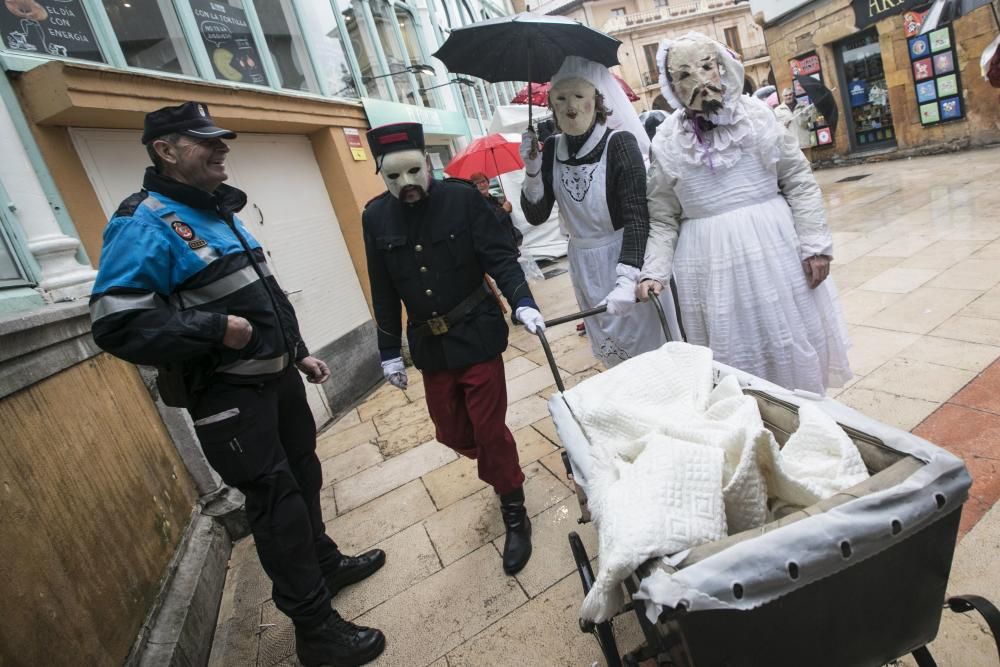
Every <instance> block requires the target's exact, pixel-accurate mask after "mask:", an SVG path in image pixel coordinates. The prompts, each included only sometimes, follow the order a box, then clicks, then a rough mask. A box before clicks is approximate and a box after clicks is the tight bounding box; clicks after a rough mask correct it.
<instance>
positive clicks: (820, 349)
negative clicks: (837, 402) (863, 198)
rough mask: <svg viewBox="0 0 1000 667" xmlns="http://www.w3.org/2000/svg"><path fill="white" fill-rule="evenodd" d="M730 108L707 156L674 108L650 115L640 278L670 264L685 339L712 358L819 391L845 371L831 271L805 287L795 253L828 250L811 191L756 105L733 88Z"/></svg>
mask: <svg viewBox="0 0 1000 667" xmlns="http://www.w3.org/2000/svg"><path fill="white" fill-rule="evenodd" d="M733 118H734V123H735V124H734V125H724V126H719V127H717V128H715V129H714V130H712V131H711V132H710V134H711V135H712V136H713V139H712V145H711V153H710V155H706V154H705V152H704V150H703V147H702V146H701V144H699V142H698V140H697V138H696V137H695V135H694V134H693V132H692V131H691V128H690V127H688V126H687V125H686V121H685V120H684V118H683V117H682V116H681V115H679V114H674V115H672V116H671V117H670V118H668V119H667V120H666V121H665V122H664V123H663V124H662V125H661V126H660V130H659V132H658V133H657V135H656V137H655V139H654V141H653V149H652V160H651V163H650V169H649V174H648V180H647V200H648V204H649V216H650V235H649V241H648V242H647V245H646V255H645V261H644V263H643V268H642V272H641V278H642V279H645V278H652V279H655V280H658V281H660V282H661V283H664V284H666V281H667V280H668V278H669V276H670V275H671V273H672V274H673V276H674V278H675V280H676V281H677V289H678V300H679V305H680V309H681V318H682V321H683V322H684V329H685V332H686V333H687V337H688V341H689V342H692V343H695V344H698V345H707V346H709V347H711V348H712V350H713V351H714V353H715V358H716V359H717V360H718V361H721V362H722V363H725V364H728V365H730V366H735V367H736V368H739V369H741V370H744V371H746V372H748V373H752V374H754V375H757V376H759V377H762V378H764V379H766V380H769V381H771V382H774V383H776V384H779V385H782V386H784V387H788V388H790V389H803V390H806V391H811V392H815V393H818V394H822V393H823V392H824V391H825V389H826V387H830V386H840V385H842V384H843V383H844V382H846V381H847V380H849V379H850V377H851V371H850V365H849V363H848V359H847V347H848V345H849V342H848V338H847V328H846V325H845V324H844V320H843V317H842V315H841V312H840V307H839V303H838V296H837V291H836V287H835V285H834V282H833V280H832V278H827V279H826V281H824V282H823V283H822V284H821V285H820V286H819V287H817V288H816V289H810V288H809V285H808V281H807V280H806V277H805V272H804V269H803V267H802V263H801V261H802V260H804V259H805V258H807V257H811V256H812V255H817V254H824V255H831V254H832V252H833V241H832V237H831V235H830V231H829V229H828V227H827V224H826V217H825V213H824V209H823V197H822V193H821V192H820V190H819V187H818V186H817V185H816V181H815V179H814V178H813V175H812V171H811V170H810V167H809V163H808V161H806V159H805V157H804V156H803V155H802V152H801V151H800V150H799V147H798V144H797V142H796V140H795V138H794V137H792V136H791V135H790V134H788V133H787V132H785V131H784V129H783V128H781V127H780V126H779V124H778V123H777V121H776V120H775V118H774V115H773V114H772V113H771V111H770V110H769V109H768V108H767V107H766V105H764V104H763V103H761V102H760V101H758V100H753V99H751V98H749V97H741V98H739V99H738V100H737V106H736V107H735V113H734V116H733Z"/></svg>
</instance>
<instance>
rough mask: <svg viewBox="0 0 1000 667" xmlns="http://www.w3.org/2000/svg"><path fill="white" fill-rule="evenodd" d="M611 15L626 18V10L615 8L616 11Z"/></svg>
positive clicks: (613, 10)
mask: <svg viewBox="0 0 1000 667" xmlns="http://www.w3.org/2000/svg"><path fill="white" fill-rule="evenodd" d="M611 15H612V16H625V8H624V7H615V8H614V9H612V10H611Z"/></svg>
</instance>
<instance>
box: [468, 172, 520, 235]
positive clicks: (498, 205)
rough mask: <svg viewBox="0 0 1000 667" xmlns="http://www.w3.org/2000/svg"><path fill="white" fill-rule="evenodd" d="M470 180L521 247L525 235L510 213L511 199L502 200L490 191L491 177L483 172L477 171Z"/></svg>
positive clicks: (511, 208)
mask: <svg viewBox="0 0 1000 667" xmlns="http://www.w3.org/2000/svg"><path fill="white" fill-rule="evenodd" d="M469 180H470V181H472V184H473V185H475V186H476V189H477V190H479V194H481V195H482V196H483V197H484V198H485V199H486V203H487V204H489V205H490V208H491V209H493V214H494V215H495V216H496V217H497V221H498V222H499V223H500V224H502V225H503V226H504V227H506V228H507V230H508V231H510V236H511V238H512V239H514V247H515V248H520V247H521V241H523V240H524V235H523V234H521V230H519V229H518V228H517V227H516V226H515V225H514V219H513V218H512V217H511V215H510V212H511V211H512V210H514V207H513V206H511V203H510V202H509V201H506V200H504V201H500V199H499V197H497V196H496V195H494V194H492V193H491V192H490V179H489V178H487V177H486V174H484V173H483V172H481V171H477V172H476V173H475V174H473V175H472V176H471V177H470V178H469Z"/></svg>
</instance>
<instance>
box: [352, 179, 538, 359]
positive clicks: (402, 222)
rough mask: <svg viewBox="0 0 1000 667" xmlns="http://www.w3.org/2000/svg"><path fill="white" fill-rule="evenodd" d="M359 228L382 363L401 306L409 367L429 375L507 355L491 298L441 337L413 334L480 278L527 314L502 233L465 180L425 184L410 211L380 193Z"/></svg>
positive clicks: (524, 288) (396, 342)
mask: <svg viewBox="0 0 1000 667" xmlns="http://www.w3.org/2000/svg"><path fill="white" fill-rule="evenodd" d="M362 226H363V228H364V238H365V249H366V253H367V258H368V277H369V279H370V281H371V288H372V303H373V306H374V310H375V322H376V324H377V325H378V346H379V351H380V354H381V356H382V359H383V360H386V359H391V358H395V357H398V356H399V351H400V347H401V335H402V311H401V306H400V303H401V302H402V304H403V305H405V306H406V312H407V316H408V322H407V341H408V342H409V346H410V354H411V356H412V357H413V363H414V365H415V366H416V367H417V368H419V369H421V370H429V371H435V370H443V369H447V368H463V367H465V366H471V365H472V364H477V363H480V362H483V361H488V360H489V359H492V358H494V357H496V356H497V355H499V354H500V353H501V352H503V351H504V350H505V349H506V348H507V331H508V328H507V323H506V322H505V321H504V317H503V313H502V311H501V310H500V306H499V304H498V303H497V301H496V299H495V298H493V297H492V296H488V297H487V298H485V299H483V300H481V301H479V303H478V304H477V305H476V306H475V308H473V309H472V311H471V312H469V313H468V314H467V315H465V316H464V317H462V318H460V319H459V321H457V322H452V323H450V327H451V328H450V330H449V331H448V332H447V333H445V334H441V335H414V330H415V328H417V327H419V326H420V325H422V324H424V323H425V322H426V321H427V320H430V319H432V318H435V317H442V316H445V315H446V314H447V313H449V312H450V311H452V309H454V308H455V307H456V306H457V305H459V304H460V303H461V302H462V301H463V300H464V299H465V298H466V297H468V296H469V295H470V294H473V293H474V292H475V291H476V290H482V289H483V274H486V273H488V274H489V275H490V276H492V277H493V279H494V280H495V281H496V283H497V286H498V287H499V288H500V291H502V292H503V295H504V296H505V297H506V299H507V302H508V303H509V304H511V306H512V310H513V309H516V308H517V307H519V306H524V305H530V306H532V307H534V301H533V300H532V296H531V291H530V290H529V289H528V284H527V282H526V281H525V279H524V273H523V272H522V271H521V266H520V265H519V264H518V263H517V249H516V248H515V247H514V243H513V239H512V238H511V235H510V233H509V231H508V230H506V229H504V228H503V226H502V225H498V224H497V221H496V216H495V215H494V214H493V211H492V210H491V209H490V207H489V204H487V202H486V200H485V199H483V196H482V195H481V194H479V191H478V190H476V189H475V187H473V186H472V185H471V184H470V183H468V182H467V181H462V180H458V179H447V180H444V181H432V182H431V185H430V187H429V189H428V194H427V196H426V197H425V198H424V199H422V200H421V201H420V202H418V203H416V204H405V203H403V202H401V201H399V200H398V199H396V198H395V197H393V196H392V195H390V194H389V193H388V192H386V193H383V194H382V195H380V196H379V197H376V198H375V199H373V200H372V201H371V202H369V203H368V206H367V207H366V208H365V211H364V214H363V216H362Z"/></svg>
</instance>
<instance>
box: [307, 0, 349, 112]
mask: <svg viewBox="0 0 1000 667" xmlns="http://www.w3.org/2000/svg"><path fill="white" fill-rule="evenodd" d="M298 7H299V11H300V12H301V17H302V30H303V31H304V32H305V33H306V35H307V36H308V37H309V38H310V40H311V42H312V44H313V56H314V57H315V58H316V65H317V70H318V71H319V73H320V76H321V77H323V78H325V80H326V88H327V91H329V94H330V95H331V96H333V97H350V98H358V97H361V93H360V92H358V86H357V84H356V83H355V82H354V75H353V74H352V72H351V64H350V60H349V56H348V51H347V48H348V47H347V45H346V44H345V43H344V39H343V37H342V36H341V32H340V28H339V27H338V26H337V19H336V17H335V16H334V14H333V8H332V7H331V6H330V5H329V4H328V3H325V2H300V3H299V5H298Z"/></svg>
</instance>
